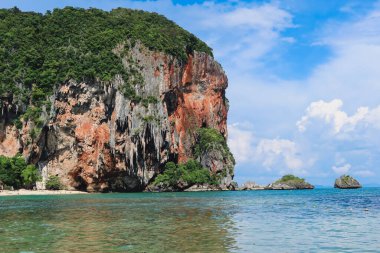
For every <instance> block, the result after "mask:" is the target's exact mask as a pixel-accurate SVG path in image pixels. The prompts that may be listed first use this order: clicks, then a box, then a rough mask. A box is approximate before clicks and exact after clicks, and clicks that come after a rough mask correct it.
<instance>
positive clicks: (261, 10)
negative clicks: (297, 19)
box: [215, 4, 293, 30]
mask: <svg viewBox="0 0 380 253" xmlns="http://www.w3.org/2000/svg"><path fill="white" fill-rule="evenodd" d="M222 19H224V20H223V21H224V22H216V23H215V24H225V25H227V26H232V27H235V26H241V27H245V28H248V27H250V28H253V29H265V30H283V29H285V28H289V27H293V24H292V15H291V14H290V13H288V12H286V11H284V10H282V9H280V8H279V7H277V6H275V5H273V4H264V5H259V6H255V7H251V8H238V9H236V10H234V11H231V12H229V13H226V14H224V15H223V17H222Z"/></svg>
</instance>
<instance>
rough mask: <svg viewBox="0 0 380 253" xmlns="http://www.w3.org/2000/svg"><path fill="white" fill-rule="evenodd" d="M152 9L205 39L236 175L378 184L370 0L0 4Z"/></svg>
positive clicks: (376, 42)
mask: <svg viewBox="0 0 380 253" xmlns="http://www.w3.org/2000/svg"><path fill="white" fill-rule="evenodd" d="M67 5H70V6H77V7H97V8H101V9H105V10H110V9H112V8H116V7H129V8H137V9H144V10H147V11H155V12H158V13H161V14H163V15H165V16H167V17H168V18H169V19H172V20H174V21H175V22H176V23H178V24H179V25H181V26H182V27H184V28H185V29H187V30H189V31H191V32H192V33H194V34H196V35H197V36H198V37H200V38H201V39H202V40H204V41H206V42H207V43H208V44H209V45H210V46H211V47H212V48H213V49H214V55H215V58H216V59H217V60H218V61H219V62H220V63H221V64H222V66H223V67H224V69H225V71H226V73H227V75H228V77H229V88H228V91H227V96H228V98H229V100H230V105H231V107H230V114H229V122H228V124H229V144H230V147H231V149H232V151H233V153H234V155H235V157H236V160H237V166H236V168H235V171H236V180H237V181H238V182H239V183H242V182H244V181H246V180H254V181H256V182H258V183H261V184H266V183H269V182H271V181H273V180H275V179H276V178H278V177H280V176H281V175H283V174H285V173H292V174H295V175H298V176H301V177H304V178H306V179H307V180H308V181H310V182H311V183H314V184H317V185H332V184H333V181H334V179H335V178H336V177H338V176H339V175H341V174H343V173H348V174H351V175H353V176H355V177H357V178H358V179H359V181H361V182H362V183H364V184H365V185H374V184H377V185H379V184H380V135H379V130H380V71H379V67H378V66H380V26H379V24H380V2H379V1H371V0H356V1H340V0H335V1H334V0H308V1H299V0H284V1H234V0H224V1H190V0H189V1H170V0H163V1H130V0H114V1H112V0H97V1H94V0H92V1H91V0H89V1H79V0H78V1H74V0H59V1H58V0H48V1H47V0H45V1H44V0H41V1H32V0H22V1H21V0H20V1H10V0H9V1H8V0H2V1H1V2H0V7H3V8H8V7H13V6H18V7H19V8H20V9H22V10H34V11H39V12H44V11H46V10H48V9H53V8H56V7H64V6H67Z"/></svg>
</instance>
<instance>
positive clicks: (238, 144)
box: [228, 123, 254, 164]
mask: <svg viewBox="0 0 380 253" xmlns="http://www.w3.org/2000/svg"><path fill="white" fill-rule="evenodd" d="M253 141H254V136H253V133H252V132H251V131H249V130H246V129H244V128H243V127H242V124H239V123H235V124H231V125H229V126H228V145H229V147H230V149H231V152H232V153H233V154H234V157H235V160H236V162H237V163H238V164H240V163H245V162H248V161H250V160H251V159H252V151H253V145H254V144H253Z"/></svg>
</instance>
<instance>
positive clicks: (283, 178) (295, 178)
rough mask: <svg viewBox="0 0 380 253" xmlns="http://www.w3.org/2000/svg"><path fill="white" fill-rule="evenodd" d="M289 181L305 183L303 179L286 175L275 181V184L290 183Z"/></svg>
mask: <svg viewBox="0 0 380 253" xmlns="http://www.w3.org/2000/svg"><path fill="white" fill-rule="evenodd" d="M290 181H292V182H298V183H303V182H305V179H303V178H299V177H296V176H294V175H290V174H288V175H285V176H283V177H282V178H280V179H279V180H277V181H276V183H286V182H290Z"/></svg>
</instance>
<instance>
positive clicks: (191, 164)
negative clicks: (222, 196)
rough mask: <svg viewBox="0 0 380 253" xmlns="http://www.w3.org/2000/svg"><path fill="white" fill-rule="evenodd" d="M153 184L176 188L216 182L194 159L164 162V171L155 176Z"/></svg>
mask: <svg viewBox="0 0 380 253" xmlns="http://www.w3.org/2000/svg"><path fill="white" fill-rule="evenodd" d="M154 184H155V185H160V184H162V185H163V186H165V187H173V188H174V189H177V188H181V186H186V187H188V186H191V185H194V184H216V181H215V177H214V176H212V175H210V172H209V170H208V169H207V168H203V167H202V165H201V164H200V163H199V162H197V161H195V160H189V161H187V162H186V163H184V164H175V163H173V162H168V163H166V165H165V170H164V172H163V173H162V174H159V175H158V176H157V177H156V179H155V181H154Z"/></svg>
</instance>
